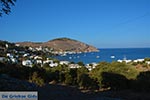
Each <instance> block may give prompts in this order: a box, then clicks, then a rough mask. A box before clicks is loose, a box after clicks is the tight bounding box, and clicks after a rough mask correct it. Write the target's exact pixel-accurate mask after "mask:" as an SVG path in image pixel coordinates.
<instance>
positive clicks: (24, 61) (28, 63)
mask: <svg viewBox="0 0 150 100" xmlns="http://www.w3.org/2000/svg"><path fill="white" fill-rule="evenodd" d="M22 65H23V66H28V67H32V65H33V63H32V61H31V60H23V61H22Z"/></svg>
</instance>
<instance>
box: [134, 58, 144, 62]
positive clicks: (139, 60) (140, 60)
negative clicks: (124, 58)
mask: <svg viewBox="0 0 150 100" xmlns="http://www.w3.org/2000/svg"><path fill="white" fill-rule="evenodd" d="M143 61H144V59H136V60H134V61H133V62H143Z"/></svg>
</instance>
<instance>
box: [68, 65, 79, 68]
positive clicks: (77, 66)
mask: <svg viewBox="0 0 150 100" xmlns="http://www.w3.org/2000/svg"><path fill="white" fill-rule="evenodd" d="M69 68H81V66H79V65H78V64H69Z"/></svg>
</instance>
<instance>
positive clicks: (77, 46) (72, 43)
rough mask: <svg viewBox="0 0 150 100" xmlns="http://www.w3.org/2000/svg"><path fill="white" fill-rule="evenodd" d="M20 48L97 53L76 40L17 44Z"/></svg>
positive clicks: (92, 48) (65, 39) (94, 49)
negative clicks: (46, 48)
mask: <svg viewBox="0 0 150 100" xmlns="http://www.w3.org/2000/svg"><path fill="white" fill-rule="evenodd" d="M17 44H20V45H21V46H30V47H40V46H42V47H49V48H53V49H54V50H55V51H75V52H93V51H98V49H97V48H95V47H93V46H91V45H88V44H85V43H82V42H79V41H77V40H73V39H69V38H57V39H54V40H50V41H48V42H43V43H34V42H19V43H17Z"/></svg>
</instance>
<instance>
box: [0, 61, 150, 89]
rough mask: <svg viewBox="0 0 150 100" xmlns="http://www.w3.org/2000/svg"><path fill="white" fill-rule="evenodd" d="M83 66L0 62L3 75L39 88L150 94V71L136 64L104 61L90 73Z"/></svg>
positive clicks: (0, 72)
mask: <svg viewBox="0 0 150 100" xmlns="http://www.w3.org/2000/svg"><path fill="white" fill-rule="evenodd" d="M79 64H80V65H81V66H82V67H81V68H74V69H71V68H69V67H68V65H65V64H64V65H58V66H57V67H52V68H51V67H49V65H48V64H44V65H43V67H41V66H40V65H34V66H33V67H24V66H21V65H17V64H8V63H0V74H7V75H9V76H11V77H14V78H17V79H21V80H26V81H29V82H32V83H35V84H37V85H38V86H43V85H44V84H47V83H51V82H53V83H59V84H60V83H61V84H66V85H71V86H76V87H79V88H81V89H89V90H99V89H111V90H115V91H117V90H122V89H132V90H135V91H137V90H138V91H150V72H149V71H139V70H138V69H136V66H134V65H133V64H126V63H124V62H123V63H120V62H112V63H107V62H100V63H99V64H98V65H97V66H96V68H95V69H93V70H91V71H88V69H87V68H86V67H84V66H83V65H84V64H83V63H82V62H79ZM147 66H148V65H147Z"/></svg>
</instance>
